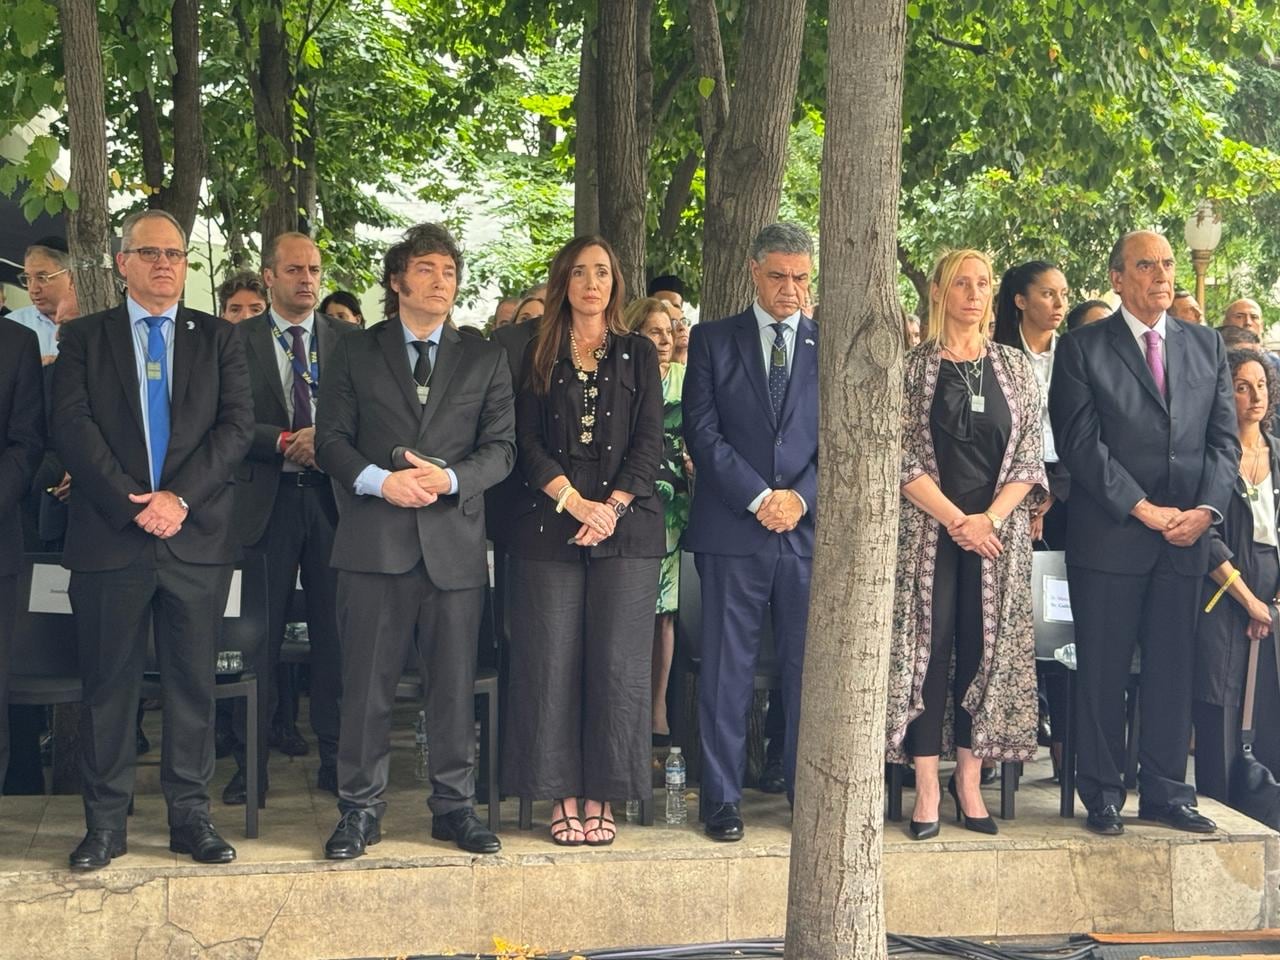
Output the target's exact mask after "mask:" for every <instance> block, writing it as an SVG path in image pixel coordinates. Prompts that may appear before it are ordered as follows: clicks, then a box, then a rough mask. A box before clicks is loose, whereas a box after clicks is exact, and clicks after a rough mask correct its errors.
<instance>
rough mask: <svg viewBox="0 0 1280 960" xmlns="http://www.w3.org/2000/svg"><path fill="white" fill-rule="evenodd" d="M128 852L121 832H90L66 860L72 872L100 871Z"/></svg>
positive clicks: (127, 846)
mask: <svg viewBox="0 0 1280 960" xmlns="http://www.w3.org/2000/svg"><path fill="white" fill-rule="evenodd" d="M128 852H129V845H128V844H127V843H126V842H125V833H124V831H123V830H90V831H89V832H88V833H86V834H85V835H84V839H83V840H81V841H80V845H79V846H78V847H76V848H75V849H74V850H72V851H71V856H70V857H68V858H67V859H68V862H69V863H70V864H71V869H72V870H101V869H102V868H103V867H105V866H106V865H107V864H109V863H110V862H111V861H112V859H113V858H114V857H122V856H124V855H125V854H126V853H128Z"/></svg>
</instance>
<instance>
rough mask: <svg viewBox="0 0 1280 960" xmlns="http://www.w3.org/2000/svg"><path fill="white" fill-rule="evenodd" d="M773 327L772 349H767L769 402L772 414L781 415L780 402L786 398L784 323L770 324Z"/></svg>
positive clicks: (775, 416)
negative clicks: (771, 406)
mask: <svg viewBox="0 0 1280 960" xmlns="http://www.w3.org/2000/svg"><path fill="white" fill-rule="evenodd" d="M770 326H772V327H773V349H772V350H770V351H769V402H770V403H771V404H772V405H773V416H774V418H775V419H776V418H777V417H780V416H782V402H783V401H784V400H786V398H787V341H786V340H785V339H784V338H783V336H782V331H784V330H785V329H786V328H787V325H786V324H785V323H774V324H770Z"/></svg>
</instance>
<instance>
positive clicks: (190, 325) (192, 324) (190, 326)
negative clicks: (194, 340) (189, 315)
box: [187, 320, 196, 330]
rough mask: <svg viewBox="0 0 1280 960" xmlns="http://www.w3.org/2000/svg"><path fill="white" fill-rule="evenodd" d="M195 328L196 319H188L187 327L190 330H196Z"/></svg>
mask: <svg viewBox="0 0 1280 960" xmlns="http://www.w3.org/2000/svg"><path fill="white" fill-rule="evenodd" d="M195 328H196V324H195V321H194V320H188V321H187V329H188V330H194V329H195Z"/></svg>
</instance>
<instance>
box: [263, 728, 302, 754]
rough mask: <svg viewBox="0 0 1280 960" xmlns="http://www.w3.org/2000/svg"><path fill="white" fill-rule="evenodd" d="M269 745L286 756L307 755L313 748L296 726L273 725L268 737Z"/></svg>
mask: <svg viewBox="0 0 1280 960" xmlns="http://www.w3.org/2000/svg"><path fill="white" fill-rule="evenodd" d="M267 745H268V746H270V747H271V748H272V749H274V750H279V751H280V752H281V753H283V754H284V755H285V756H286V757H305V756H306V755H307V753H308V752H309V751H310V750H311V748H310V747H309V746H307V741H305V740H303V739H302V734H300V733H298V731H297V729H296V728H294V727H273V728H272V730H271V734H270V735H269V736H268V737H267Z"/></svg>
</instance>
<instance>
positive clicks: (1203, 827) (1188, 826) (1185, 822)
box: [1138, 803, 1218, 833]
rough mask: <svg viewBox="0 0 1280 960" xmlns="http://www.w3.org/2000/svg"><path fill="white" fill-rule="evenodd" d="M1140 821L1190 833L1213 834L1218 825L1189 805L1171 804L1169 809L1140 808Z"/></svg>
mask: <svg viewBox="0 0 1280 960" xmlns="http://www.w3.org/2000/svg"><path fill="white" fill-rule="evenodd" d="M1138 819H1139V820H1150V821H1152V822H1153V823H1162V824H1164V825H1165V826H1166V827H1172V828H1173V829H1174V830H1185V831H1187V832H1188V833H1213V832H1215V831H1216V830H1217V829H1218V825H1217V824H1216V823H1214V822H1213V821H1212V820H1210V819H1209V818H1208V817H1206V816H1205V815H1204V814H1203V813H1201V812H1200V811H1199V810H1197V809H1196V808H1195V807H1193V806H1192V805H1191V804H1189V803H1171V804H1169V805H1168V806H1167V807H1143V806H1139V807H1138Z"/></svg>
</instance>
